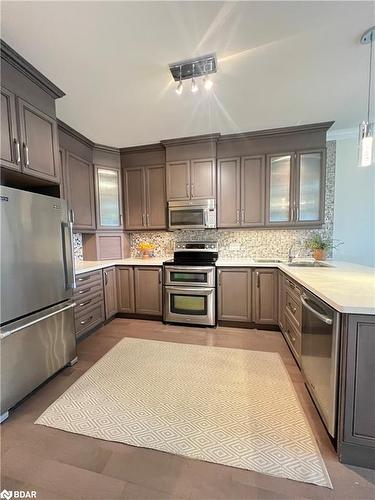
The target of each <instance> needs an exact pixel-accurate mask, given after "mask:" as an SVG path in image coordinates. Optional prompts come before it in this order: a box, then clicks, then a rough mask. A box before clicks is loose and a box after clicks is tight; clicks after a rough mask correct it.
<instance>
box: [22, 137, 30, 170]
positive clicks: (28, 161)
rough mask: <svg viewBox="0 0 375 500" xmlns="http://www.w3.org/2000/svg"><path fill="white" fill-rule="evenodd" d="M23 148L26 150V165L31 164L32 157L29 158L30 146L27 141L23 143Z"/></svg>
mask: <svg viewBox="0 0 375 500" xmlns="http://www.w3.org/2000/svg"><path fill="white" fill-rule="evenodd" d="M23 149H24V150H25V156H26V167H29V166H30V159H29V148H28V146H27V144H26V142H24V143H23Z"/></svg>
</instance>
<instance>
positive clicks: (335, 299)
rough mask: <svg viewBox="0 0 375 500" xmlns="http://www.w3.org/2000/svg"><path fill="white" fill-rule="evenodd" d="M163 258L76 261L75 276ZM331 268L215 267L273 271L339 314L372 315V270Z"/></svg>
mask: <svg viewBox="0 0 375 500" xmlns="http://www.w3.org/2000/svg"><path fill="white" fill-rule="evenodd" d="M170 258H171V256H167V257H152V258H150V259H140V258H138V259H137V258H128V259H121V260H102V261H77V262H76V274H81V273H84V272H88V271H95V270H97V269H103V268H105V267H110V266H121V265H122V266H161V265H162V264H163V262H164V261H166V260H168V259H170ZM327 263H328V264H330V266H332V267H290V266H288V265H287V264H286V263H284V262H283V263H281V262H256V261H254V260H252V259H246V258H244V259H220V258H219V260H218V261H217V262H216V267H273V268H278V269H280V270H281V271H283V272H284V273H285V274H287V275H288V276H290V277H291V278H293V279H294V280H295V281H297V282H298V283H300V284H301V285H302V286H304V287H305V288H307V290H309V291H310V292H312V293H314V294H315V295H317V296H318V297H319V298H321V299H322V300H324V301H325V302H327V304H329V305H330V306H332V307H333V308H334V309H336V310H337V311H339V312H342V313H352V314H374V315H375V268H373V267H366V266H361V265H359V264H352V263H348V262H335V261H328V262H327Z"/></svg>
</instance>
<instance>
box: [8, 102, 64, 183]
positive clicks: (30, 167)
mask: <svg viewBox="0 0 375 500" xmlns="http://www.w3.org/2000/svg"><path fill="white" fill-rule="evenodd" d="M17 111H18V115H19V121H20V140H21V157H22V165H23V171H24V172H25V173H26V174H29V175H34V176H36V177H39V178H41V179H46V180H49V181H55V182H56V181H57V182H58V181H59V180H60V165H59V163H60V162H59V142H58V135H57V124H56V120H54V119H53V118H51V117H50V116H48V115H47V114H45V113H43V112H42V111H40V110H38V109H37V108H36V107H35V106H32V105H31V104H29V103H28V102H26V101H24V100H22V99H17Z"/></svg>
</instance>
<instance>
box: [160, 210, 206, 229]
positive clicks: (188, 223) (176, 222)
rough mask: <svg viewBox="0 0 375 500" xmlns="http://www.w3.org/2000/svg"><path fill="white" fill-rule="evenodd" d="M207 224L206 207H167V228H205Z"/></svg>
mask: <svg viewBox="0 0 375 500" xmlns="http://www.w3.org/2000/svg"><path fill="white" fill-rule="evenodd" d="M206 225H207V207H205V206H198V205H197V206H188V207H187V206H183V207H169V208H168V227H169V229H205V227H206Z"/></svg>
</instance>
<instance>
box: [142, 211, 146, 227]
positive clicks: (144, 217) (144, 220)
mask: <svg viewBox="0 0 375 500" xmlns="http://www.w3.org/2000/svg"><path fill="white" fill-rule="evenodd" d="M142 226H146V215H145V214H142Z"/></svg>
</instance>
